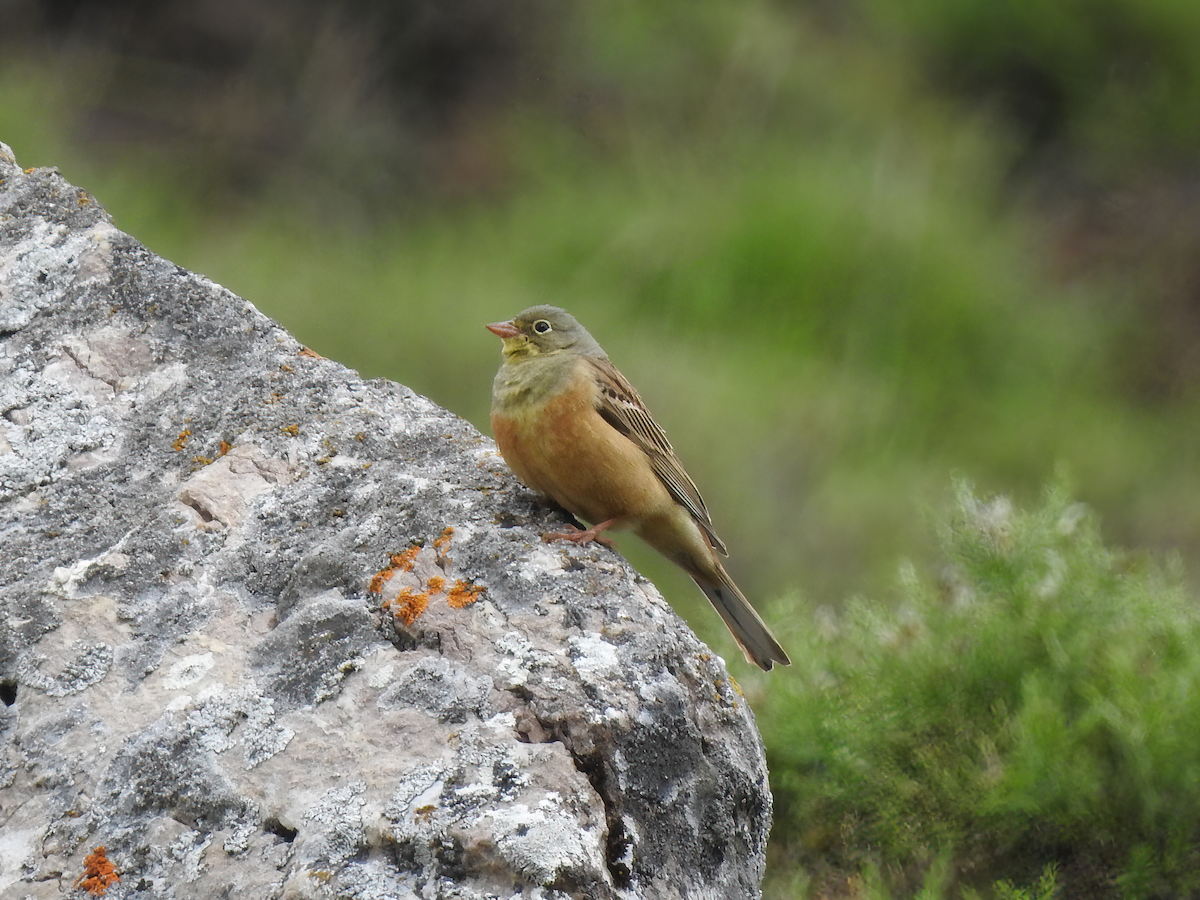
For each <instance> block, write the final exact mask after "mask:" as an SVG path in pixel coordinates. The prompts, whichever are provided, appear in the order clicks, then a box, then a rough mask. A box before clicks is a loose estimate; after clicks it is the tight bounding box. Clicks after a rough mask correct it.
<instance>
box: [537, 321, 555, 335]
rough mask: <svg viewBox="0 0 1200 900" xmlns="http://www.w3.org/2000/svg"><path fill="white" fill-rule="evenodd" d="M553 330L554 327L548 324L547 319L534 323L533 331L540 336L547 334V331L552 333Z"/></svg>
mask: <svg viewBox="0 0 1200 900" xmlns="http://www.w3.org/2000/svg"><path fill="white" fill-rule="evenodd" d="M552 328H553V326H552V325H551V324H550V323H549V322H547V321H546V320H545V319H538V320H537V321H536V322H534V323H533V330H534V331H536V332H537V333H538V334H545V333H546V332H547V331H550V330H551V329H552Z"/></svg>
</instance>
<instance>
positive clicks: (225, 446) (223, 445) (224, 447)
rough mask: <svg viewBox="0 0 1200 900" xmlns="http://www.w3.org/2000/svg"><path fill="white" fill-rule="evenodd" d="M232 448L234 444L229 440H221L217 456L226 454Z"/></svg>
mask: <svg viewBox="0 0 1200 900" xmlns="http://www.w3.org/2000/svg"><path fill="white" fill-rule="evenodd" d="M232 449H233V444H231V443H229V441H221V442H220V443H219V444H217V456H224V455H225V454H226V453H228V452H229V451H230V450H232Z"/></svg>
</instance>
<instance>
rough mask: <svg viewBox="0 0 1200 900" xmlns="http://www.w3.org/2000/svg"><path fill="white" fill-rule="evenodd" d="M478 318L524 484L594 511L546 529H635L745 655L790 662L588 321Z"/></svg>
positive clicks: (528, 314)
mask: <svg viewBox="0 0 1200 900" xmlns="http://www.w3.org/2000/svg"><path fill="white" fill-rule="evenodd" d="M485 327H486V328H487V329H488V330H489V331H490V332H492V333H493V334H494V335H496V336H497V337H499V338H500V339H501V340H502V341H503V349H502V353H501V356H502V360H501V364H500V370H499V372H497V373H496V378H495V381H494V382H493V385H492V409H491V423H492V432H493V434H494V435H495V438H496V444H497V446H498V447H499V449H500V455H501V456H502V457H503V458H504V461H505V462H506V463H507V464H508V466H509V468H510V469H512V471H513V473H514V474H515V475H516V476H517V477H518V478H519V479H520V480H521V481H522V482H524V483H525V484H526V485H527V486H528V487H530V488H532V489H533V490H534V491H537V492H539V493H541V494H544V495H546V496H548V497H549V498H550V499H551V500H553V501H554V502H555V503H556V504H558V505H559V506H560V507H562V508H563V509H565V510H566V511H567V512H569V513H571V514H572V515H574V516H575V517H576V518H577V519H579V520H581V521H583V522H589V523H591V525H590V527H587V528H583V529H579V528H574V527H573V526H571V527H570V530H568V531H563V532H553V533H550V534H545V535H543V539H544V540H547V541H554V540H565V541H574V542H577V543H579V544H586V543H589V542H591V541H596V542H598V543H601V544H603V545H605V546H612V541H611V540H610V539H609V538H608V537H607V535H606V534H605V533H604V532H606V531H608V530H609V529H610V528H614V529H629V530H631V531H633V533H634V534H636V535H638V536H639V537H641V538H642V539H643V540H644V541H646V543H648V544H649V545H650V546H651V547H653V548H654V549H655V550H657V551H658V552H659V553H661V554H662V555H663V556H665V557H666V558H667V559H669V560H671V562H673V563H675V564H676V565H678V566H679V567H680V568H681V569H683V570H684V571H685V572H686V573H687V574H688V575H690V576H691V577H692V580H693V581H695V582H696V584H697V585H699V587H700V590H702V591H703V592H704V594H705V595H706V596H707V597H708V599H709V600H710V601H711V602H712V605H713V607H714V608H715V609H716V611H717V612H718V613H719V614H720V616H721V618H722V619H723V620H724V622H725V625H726V626H727V627H728V628H729V631H730V633H731V634H732V635H733V637H734V640H736V641H737V643H738V646H739V647H740V648H741V650H742V652H743V653H744V654H745V656H746V659H747V660H748V661H749V662H751V663H753V664H754V665H757V666H758V667H760V668H761V669H763V670H764V671H770V670H771V668H772V666H773V665H775V664H776V663H778V664H780V665H785V666H786V665H790V664H791V660H790V659H788V655H787V653H786V652H784V649H783V647H782V646H780V644H779V641H778V640H776V638H775V636H774V635H773V634H772V633H771V630H770V629H769V628H768V627H767V625H766V623H764V622H763V620H762V618H761V617H760V616H759V614H758V613H757V612H756V611H755V609H754V607H752V606H751V605H750V602H749V601H748V600H747V599H746V597H745V595H744V594H743V593H742V592H741V591H740V590H739V589H738V586H737V585H736V584H734V582H733V579H732V578H730V577H729V573H728V572H726V571H725V567H724V566H723V565H722V564H721V560H720V556H725V555H728V551H727V549H726V547H725V544H724V542H723V541H722V540H721V539H720V538H719V537H718V536H717V533H716V531H714V530H713V524H712V519H711V517H710V516H709V512H708V507H707V506H705V504H704V500H703V498H701V496H700V492H699V490H697V488H696V485H695V483H694V482H693V481H692V479H691V478H690V477H689V476H688V474H687V472H685V471H684V468H683V464H682V463H681V462H680V461H679V457H678V456H676V455H675V451H674V449H673V448H672V446H671V442H670V441H668V440H667V435H666V433H665V432H664V431H663V429H662V427H661V426H660V425H659V424H658V422H656V421H655V419H654V417H653V416H652V415H651V414H650V411H649V410H648V409H647V408H646V404H645V403H644V402H643V401H642V398H641V396H640V395H639V394H638V392H637V391H636V390H634V388H633V385H631V384H630V383H629V381H628V379H626V378H625V376H624V375H622V374H621V373H620V371H618V370H617V367H616V366H615V365H613V363H612V361H611V360H610V359H609V358H608V354H607V353H605V352H604V350H603V349H601V347H600V345H599V344H598V343H597V342H596V339H595V338H593V337H592V336H591V335H590V334H589V333H588V331H587V329H585V328H584V327H583V326H582V325H581V324H579V322H578V321H577V320H576V319H575V317H574V316H572V315H571V314H570V313H568V312H567V311H566V310H563V309H560V308H558V307H557V306H546V305H539V306H531V307H529V308H528V309H526V310H524V311H523V312H521V313H519V314H518V315H517V316H516V317H515V318H513V319H512V320H510V321H507V322H493V323H492V324H490V325H487V326H485Z"/></svg>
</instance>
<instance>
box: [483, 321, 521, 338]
mask: <svg viewBox="0 0 1200 900" xmlns="http://www.w3.org/2000/svg"><path fill="white" fill-rule="evenodd" d="M484 327H485V328H487V330H488V331H490V332H491V333H492V334H494V335H495V336H496V337H498V338H504V339H505V340H508V338H515V337H516V336H517V335H518V334H520V333H521V329H519V328H517V326H516V325H514V324H513V323H512V322H493V323H492V324H491V325H486V326H484Z"/></svg>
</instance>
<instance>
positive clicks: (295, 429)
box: [279, 425, 300, 437]
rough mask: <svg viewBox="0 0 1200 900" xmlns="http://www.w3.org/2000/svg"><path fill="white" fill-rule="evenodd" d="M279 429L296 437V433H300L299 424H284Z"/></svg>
mask: <svg viewBox="0 0 1200 900" xmlns="http://www.w3.org/2000/svg"><path fill="white" fill-rule="evenodd" d="M279 430H280V431H282V432H283V433H284V434H286V435H288V436H290V437H296V435H298V434H299V433H300V426H299V425H284V426H283V427H282V428H280V429H279Z"/></svg>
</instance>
